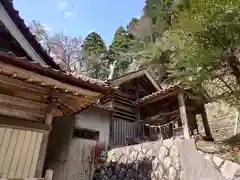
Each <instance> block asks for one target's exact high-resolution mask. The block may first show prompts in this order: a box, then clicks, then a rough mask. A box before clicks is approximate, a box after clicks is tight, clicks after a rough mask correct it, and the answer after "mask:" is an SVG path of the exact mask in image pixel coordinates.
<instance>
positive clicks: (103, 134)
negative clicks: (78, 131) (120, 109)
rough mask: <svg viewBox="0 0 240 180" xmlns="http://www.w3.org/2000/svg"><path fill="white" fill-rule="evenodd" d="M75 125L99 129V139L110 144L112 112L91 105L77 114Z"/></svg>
mask: <svg viewBox="0 0 240 180" xmlns="http://www.w3.org/2000/svg"><path fill="white" fill-rule="evenodd" d="M75 118H76V121H75V127H78V128H84V129H89V130H96V131H99V141H100V142H105V143H106V145H107V146H108V142H109V131H110V118H111V112H110V111H108V110H105V109H102V108H99V107H90V108H88V109H86V110H84V111H82V112H80V113H78V114H77V115H76V116H75Z"/></svg>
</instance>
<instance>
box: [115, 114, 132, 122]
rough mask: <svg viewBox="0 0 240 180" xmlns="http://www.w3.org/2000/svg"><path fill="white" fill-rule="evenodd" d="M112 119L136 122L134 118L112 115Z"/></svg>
mask: <svg viewBox="0 0 240 180" xmlns="http://www.w3.org/2000/svg"><path fill="white" fill-rule="evenodd" d="M113 117H114V118H118V119H122V120H128V121H136V118H131V117H128V116H123V115H121V114H113Z"/></svg>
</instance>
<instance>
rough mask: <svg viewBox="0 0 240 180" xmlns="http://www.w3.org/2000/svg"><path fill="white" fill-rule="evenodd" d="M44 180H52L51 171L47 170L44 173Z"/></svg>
mask: <svg viewBox="0 0 240 180" xmlns="http://www.w3.org/2000/svg"><path fill="white" fill-rule="evenodd" d="M45 178H46V180H52V178H53V170H51V169H48V170H47V171H46V174H45Z"/></svg>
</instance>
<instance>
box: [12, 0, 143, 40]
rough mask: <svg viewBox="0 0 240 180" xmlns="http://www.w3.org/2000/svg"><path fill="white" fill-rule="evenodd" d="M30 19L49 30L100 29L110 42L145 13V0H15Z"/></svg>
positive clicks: (81, 31)
mask: <svg viewBox="0 0 240 180" xmlns="http://www.w3.org/2000/svg"><path fill="white" fill-rule="evenodd" d="M13 2H14V7H15V8H16V9H17V10H18V11H19V14H20V16H21V17H22V18H23V19H24V20H25V21H26V23H29V22H31V21H32V20H37V21H39V22H40V23H41V24H43V25H44V26H45V28H46V29H47V30H48V31H49V33H53V32H60V31H63V32H64V34H65V35H70V36H80V37H82V38H84V37H86V35H87V34H88V33H90V32H93V31H95V32H97V33H99V34H100V35H101V37H102V38H103V39H104V41H105V43H106V44H107V45H109V44H110V43H111V41H112V39H113V35H114V32H115V31H116V29H117V28H118V27H119V26H120V25H122V26H124V27H126V25H127V24H128V22H129V21H130V20H131V19H132V17H139V16H140V15H141V14H142V9H143V7H144V2H145V0H13Z"/></svg>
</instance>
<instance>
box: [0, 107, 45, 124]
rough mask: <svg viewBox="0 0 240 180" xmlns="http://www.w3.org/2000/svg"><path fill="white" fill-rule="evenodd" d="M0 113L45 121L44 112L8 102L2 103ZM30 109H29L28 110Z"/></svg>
mask: <svg viewBox="0 0 240 180" xmlns="http://www.w3.org/2000/svg"><path fill="white" fill-rule="evenodd" d="M0 106H1V108H0V115H3V116H8V117H13V118H20V119H24V120H29V121H34V122H43V120H44V116H45V115H44V114H40V113H37V112H32V111H29V109H27V108H24V109H23V108H19V107H16V106H13V105H8V104H3V103H2V104H0ZM27 110H28V111H27Z"/></svg>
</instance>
